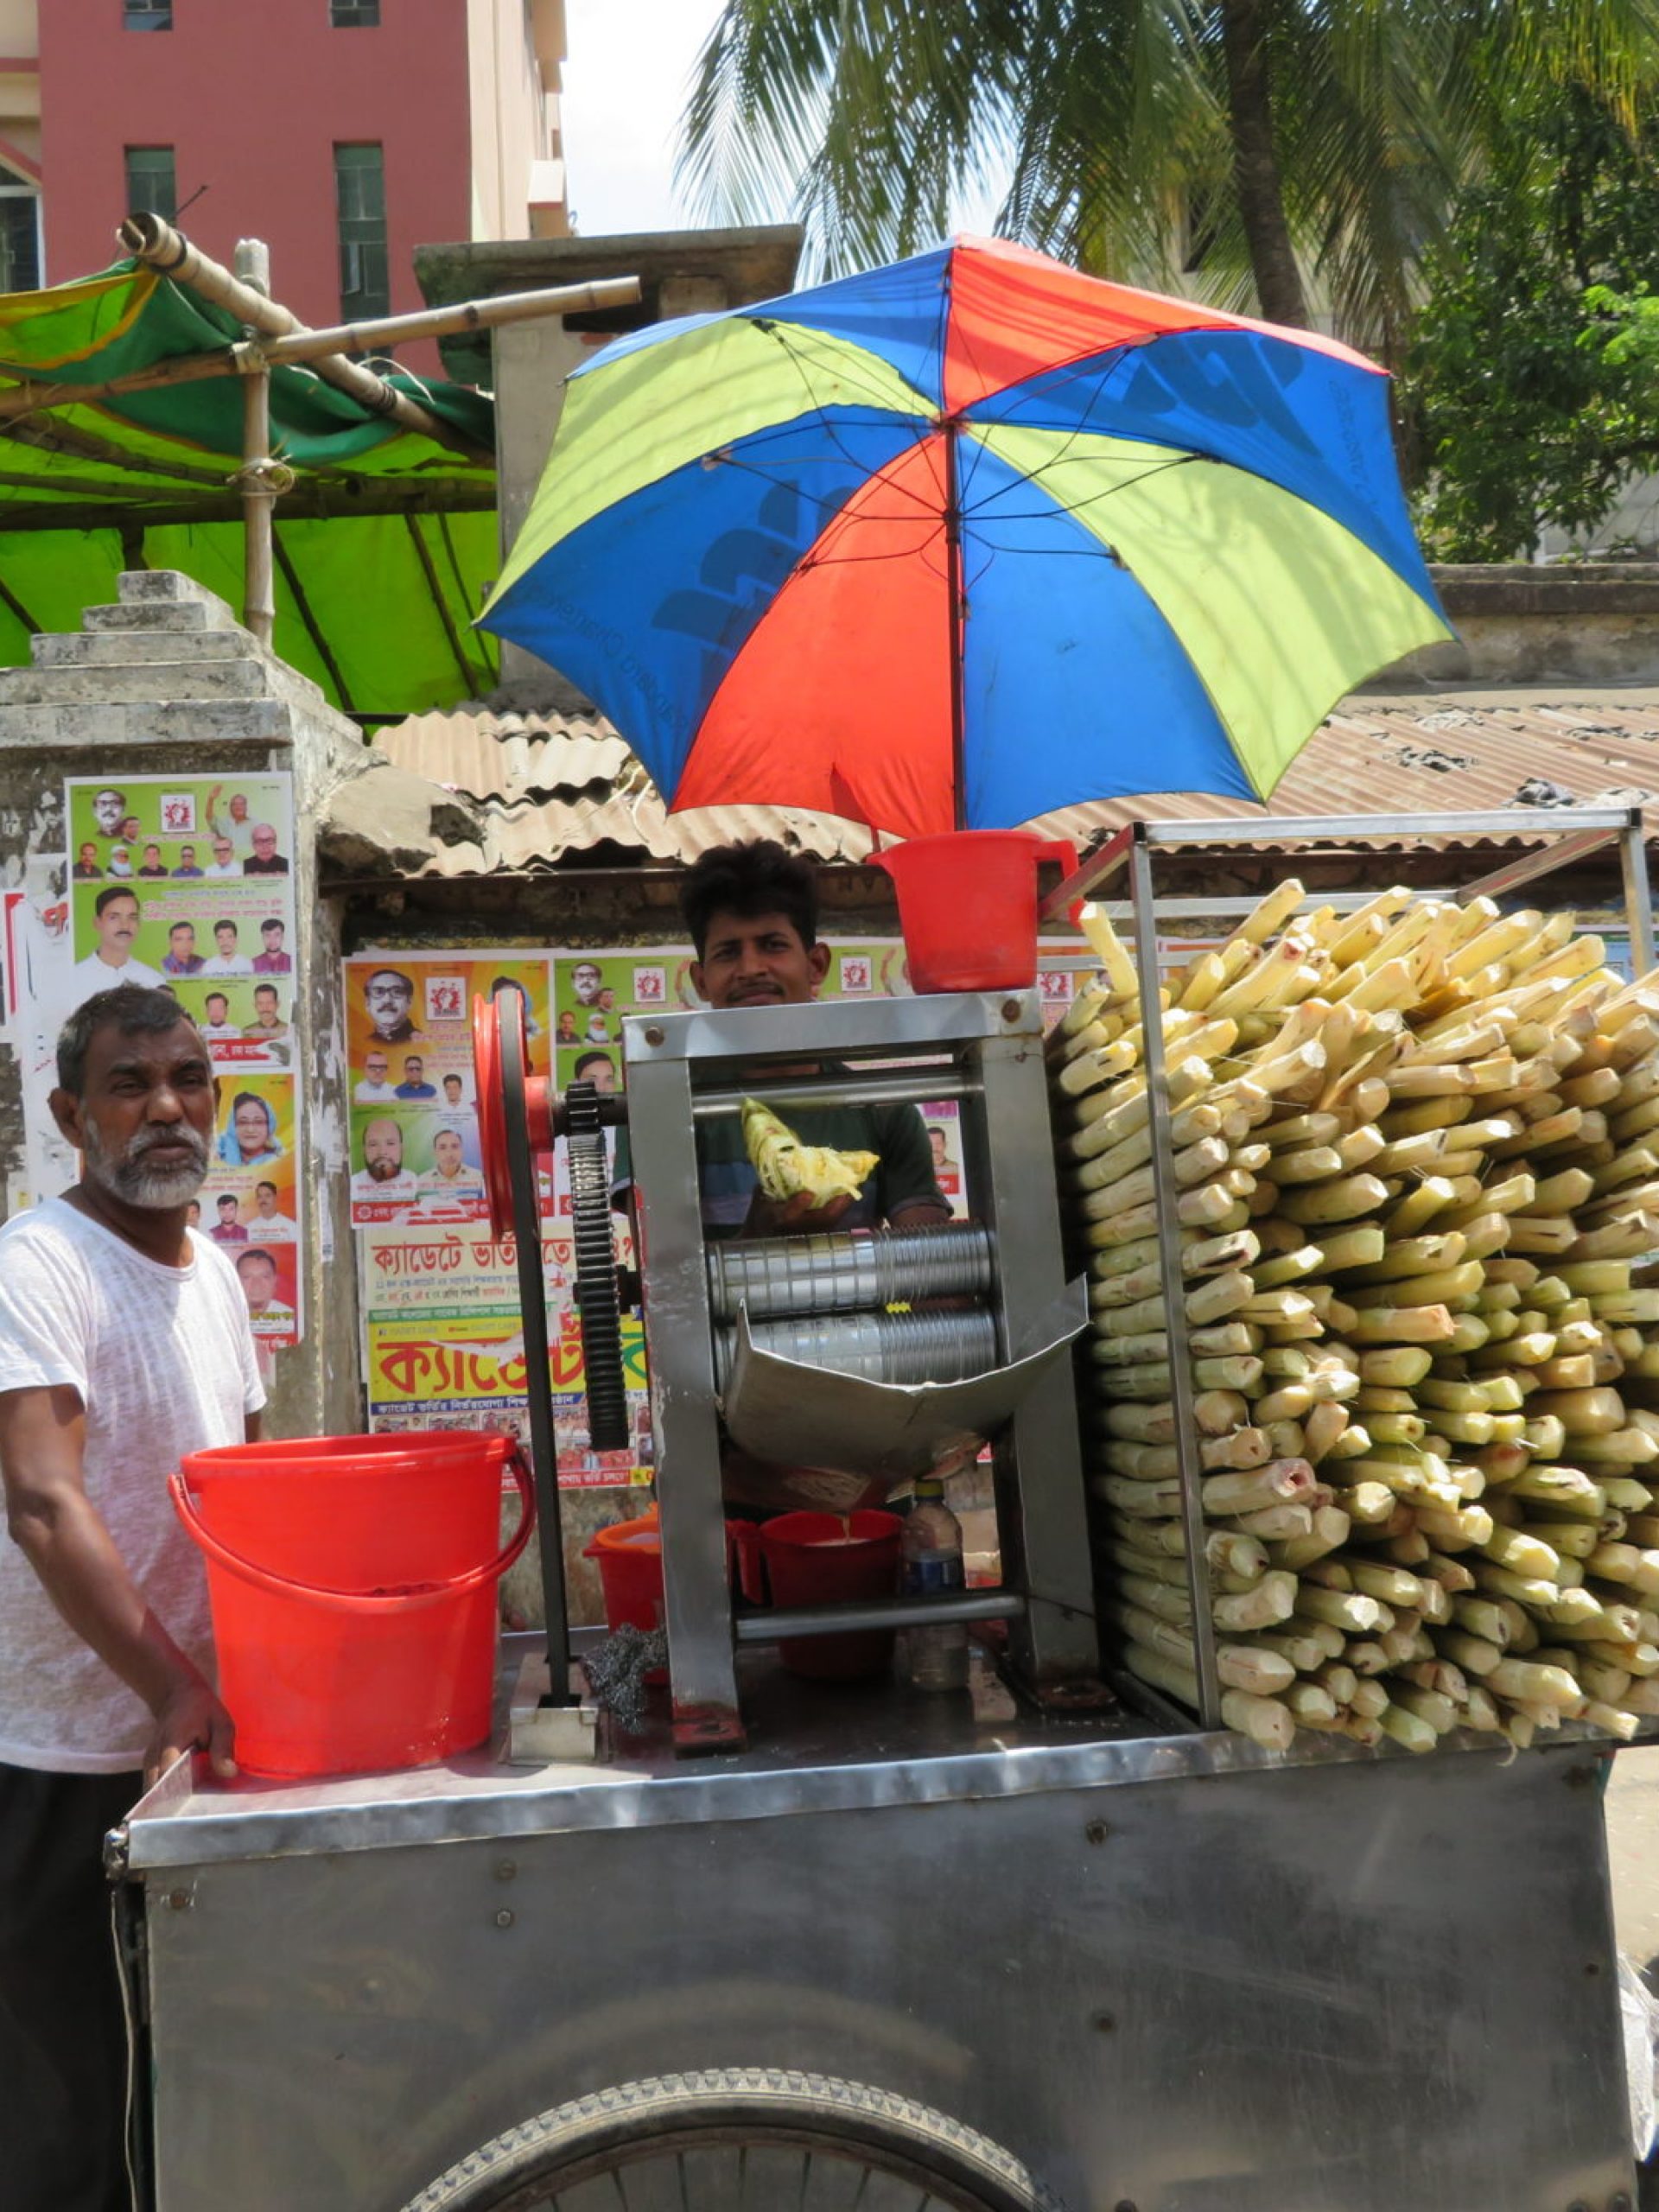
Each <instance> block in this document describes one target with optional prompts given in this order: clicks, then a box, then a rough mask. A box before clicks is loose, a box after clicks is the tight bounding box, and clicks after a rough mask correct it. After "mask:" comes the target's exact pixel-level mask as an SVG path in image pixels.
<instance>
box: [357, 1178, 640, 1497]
mask: <svg viewBox="0 0 1659 2212" xmlns="http://www.w3.org/2000/svg"><path fill="white" fill-rule="evenodd" d="M617 1232H618V1233H617V1248H618V1256H619V1258H620V1259H621V1260H623V1261H624V1262H626V1258H627V1255H628V1247H629V1240H628V1236H627V1233H626V1224H624V1223H623V1222H622V1220H621V1219H620V1217H619V1218H618V1222H617ZM358 1247H359V1253H360V1255H361V1261H362V1280H361V1292H362V1306H363V1371H364V1375H365V1378H366V1381H367V1385H368V1402H369V1426H370V1427H371V1428H372V1429H376V1430H386V1429H399V1428H480V1429H497V1428H507V1429H512V1431H513V1433H515V1434H516V1435H517V1436H518V1437H519V1438H520V1440H524V1439H525V1438H526V1437H527V1435H528V1433H529V1415H528V1413H527V1411H526V1400H525V1395H524V1375H525V1367H524V1332H523V1328H522V1325H521V1323H520V1319H519V1309H518V1271H517V1262H516V1256H515V1254H514V1250H513V1245H512V1239H511V1238H509V1239H507V1240H506V1241H505V1243H499V1244H498V1243H493V1242H492V1241H491V1239H490V1233H489V1230H488V1227H487V1225H486V1224H478V1225H476V1226H474V1227H473V1228H470V1229H460V1228H444V1227H442V1226H439V1225H437V1224H434V1225H433V1227H431V1228H430V1229H429V1230H424V1231H417V1230H416V1229H414V1228H413V1227H412V1226H410V1224H406V1223H398V1224H391V1225H390V1226H388V1227H386V1228H385V1229H367V1230H362V1231H360V1232H359V1236H358ZM542 1256H543V1268H544V1275H543V1280H544V1281H545V1283H546V1286H547V1301H548V1337H549V1359H548V1366H549V1373H550V1379H551V1382H552V1386H553V1424H554V1431H555V1435H556V1440H557V1446H558V1460H559V1484H560V1487H561V1488H562V1489H566V1490H584V1489H595V1488H604V1487H610V1486H613V1485H627V1484H645V1483H649V1482H650V1481H651V1479H652V1450H651V1412H650V1407H649V1403H648V1401H647V1398H646V1390H645V1338H644V1332H643V1331H642V1330H641V1328H640V1326H639V1321H638V1319H634V1318H631V1317H629V1316H626V1315H625V1316H624V1317H623V1322H622V1360H623V1371H624V1375H625V1377H626V1385H627V1394H628V1414H629V1426H630V1429H631V1432H632V1443H631V1445H630V1447H629V1449H628V1450H626V1451H625V1452H592V1451H590V1450H589V1449H588V1409H587V1401H586V1400H585V1398H584V1397H583V1395H582V1371H583V1370H582V1335H581V1331H580V1329H579V1327H578V1325H577V1321H576V1315H575V1306H574V1305H573V1303H572V1300H571V1290H572V1287H573V1284H574V1281H575V1251H574V1248H573V1246H572V1243H571V1240H570V1238H569V1235H568V1234H566V1235H562V1236H561V1235H554V1236H549V1237H548V1238H546V1239H545V1240H544V1242H543V1246H542Z"/></svg>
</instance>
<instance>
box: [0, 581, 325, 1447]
mask: <svg viewBox="0 0 1659 2212" xmlns="http://www.w3.org/2000/svg"><path fill="white" fill-rule="evenodd" d="M119 589H120V594H121V597H120V601H119V603H118V605H117V606H115V607H90V608H88V609H87V611H86V618H85V620H86V626H85V627H84V628H83V629H82V630H80V631H78V632H69V633H66V634H63V635H60V636H51V637H43V638H37V639H35V662H34V664H33V665H32V666H31V667H29V668H27V669H16V670H10V671H4V672H3V673H0V887H5V888H7V889H28V890H29V891H31V892H35V893H51V894H52V895H54V896H58V897H61V896H62V895H63V894H64V891H65V883H64V871H65V867H66V861H65V856H64V851H63V846H64V824H63V786H64V781H65V779H66V778H68V777H72V776H105V775H107V776H110V777H111V778H118V777H120V776H122V775H161V774H170V773H176V774H178V775H180V776H181V777H200V776H205V775H212V774H220V773H230V774H235V773H236V772H238V771H240V772H243V773H245V774H250V775H251V774H254V773H257V772H259V771H261V770H277V771H281V772H288V773H290V774H291V775H292V776H293V779H294V804H295V817H296V854H295V861H294V865H295V879H296V880H295V904H296V918H297V924H298V929H297V942H296V946H295V954H296V986H297V988H296V1001H295V1012H294V1030H295V1064H296V1068H297V1069H298V1071H299V1074H300V1096H301V1113H302V1119H303V1127H304V1140H303V1141H304V1144H305V1147H306V1152H305V1157H306V1160H307V1162H308V1173H307V1174H306V1175H305V1177H304V1179H303V1180H302V1185H301V1187H300V1189H299V1191H298V1192H296V1202H297V1204H298V1206H299V1209H300V1221H301V1234H302V1266H303V1270H304V1274H303V1281H304V1286H305V1305H306V1335H305V1338H304V1340H303V1341H302V1344H300V1345H299V1346H298V1347H297V1348H296V1349H295V1350H293V1351H280V1352H278V1353H277V1355H276V1374H275V1380H274V1386H273V1389H272V1392H271V1412H270V1426H271V1428H272V1430H273V1432H274V1433H281V1434H288V1435H303V1434H318V1433H328V1432H329V1431H331V1430H335V1431H338V1430H341V1429H352V1428H355V1427H358V1426H359V1392H358V1383H357V1306H356V1278H355V1271H354V1269H353V1268H352V1266H351V1265H350V1256H351V1234H350V1229H349V1226H348V1222H347V1212H346V1175H345V1173H344V1165H345V1127H346V1121H345V1109H344V1096H345V1083H344V1056H343V1053H342V1052H341V1049H340V1046H341V1039H340V1036H339V1033H338V1032H339V1023H340V993H339V988H338V978H337V963H338V960H339V955H340V931H339V917H338V912H337V910H336V909H335V908H334V907H333V906H330V905H329V903H328V902H327V901H326V900H325V899H322V898H321V896H320V895H319V891H318V880H317V855H316V849H315V835H314V834H313V830H314V826H315V823H317V822H318V821H319V820H320V819H321V817H322V814H323V812H324V811H325V810H326V808H327V803H328V800H329V798H330V796H331V794H332V793H333V792H334V791H335V790H336V789H337V788H338V787H339V786H340V785H341V784H342V783H344V782H347V781H349V780H351V779H353V778H355V777H357V776H359V775H360V774H362V773H363V772H364V768H365V754H364V748H363V745H362V741H361V739H360V737H359V734H358V731H357V728H356V726H355V724H353V723H352V722H349V721H346V719H345V718H344V717H343V716H342V715H337V714H336V713H335V712H334V709H332V708H331V707H329V706H328V705H327V702H326V701H325V700H324V699H323V697H322V695H321V692H320V691H318V690H315V687H314V686H313V685H311V684H309V683H307V682H306V681H305V680H304V678H303V677H299V676H296V674H295V673H294V671H292V670H291V669H289V668H288V667H287V666H286V665H285V664H283V663H282V662H280V661H277V660H276V659H274V658H272V657H271V656H270V654H268V653H266V652H264V651H262V649H261V648H260V647H259V646H257V645H256V644H255V643H254V641H253V639H252V638H251V636H249V634H248V632H246V631H245V630H244V629H242V628H241V627H240V626H239V625H238V623H237V621H236V620H235V618H234V616H233V615H232V613H231V610H230V608H229V607H226V605H225V603H224V601H222V600H219V599H216V598H214V597H213V594H211V593H210V592H207V591H205V590H203V589H202V588H201V587H200V585H197V584H195V583H194V582H191V581H190V580H189V579H188V577H185V576H181V575H174V574H172V573H170V572H162V571H155V572H149V571H146V572H142V573H139V574H137V575H124V576H123V577H122V578H121V579H120V584H119ZM22 1155H23V1126H22V1102H21V1097H20V1092H19V1085H18V1074H17V1065H16V1058H15V1056H14V1054H13V1053H12V1052H10V1051H9V1050H7V1049H5V1048H4V1047H3V1046H0V1214H3V1213H5V1212H7V1211H10V1208H11V1205H13V1204H14V1203H15V1200H16V1192H17V1190H18V1187H19V1181H20V1175H21V1170H22Z"/></svg>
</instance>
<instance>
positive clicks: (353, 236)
mask: <svg viewBox="0 0 1659 2212" xmlns="http://www.w3.org/2000/svg"><path fill="white" fill-rule="evenodd" d="M564 41H565V34H564V11H563V0H261V4H260V5H258V6H257V7H254V6H249V5H246V4H244V0H73V4H71V5H65V4H64V0H0V289H24V288H25V286H26V285H27V284H28V283H30V282H31V281H32V282H33V283H62V282H64V281H65V280H66V279H67V278H69V277H77V276H82V275H86V274H87V273H89V272H91V271H92V270H97V269H101V268H103V267H105V266H106V265H107V264H109V263H110V262H111V261H112V260H114V259H115V258H116V257H118V254H119V251H120V248H119V247H118V245H117V243H116V239H115V235H114V233H115V229H116V226H117V224H118V222H119V221H120V219H121V217H122V216H123V215H124V213H126V212H127V211H128V209H129V208H130V207H139V206H147V207H153V208H154V209H155V210H156V213H160V214H163V215H168V216H169V217H173V216H176V218H177V219H178V221H179V223H180V226H181V228H183V229H185V230H186V231H187V232H188V234H189V236H190V237H191V238H193V239H194V241H195V242H196V243H197V244H198V245H200V246H201V248H202V249H203V251H206V252H207V253H209V254H211V255H212V256H213V257H214V258H215V259H217V260H220V261H223V262H225V263H226V264H228V263H229V261H230V258H231V255H232V249H233V247H234V245H235V243H236V241H237V239H238V238H247V237H254V238H264V240H265V241H266V243H267V244H268V245H269V246H270V263H271V289H272V291H273V292H274V293H275V295H276V296H277V298H278V299H280V300H281V301H282V302H283V304H284V305H285V306H287V307H289V308H292V309H293V311H294V312H295V313H296V315H299V316H300V317H301V318H302V320H303V321H307V322H309V323H313V324H319V325H321V324H327V323H333V322H336V321H341V320H345V319H347V318H353V317H359V318H360V317H363V316H366V315H374V314H387V313H390V314H394V315H397V314H402V313H405V312H412V311H413V310H414V309H416V308H419V307H420V306H421V305H422V300H421V296H420V292H419V289H418V288H417V286H416V282H415V277H414V270H413V265H412V257H413V253H414V249H415V247H416V245H423V244H425V243H427V242H429V241H431V240H449V239H464V238H480V239H484V238H531V237H559V236H563V235H564V234H565V232H567V231H568V229H569V223H568V219H567V218H566V214H565V204H564V182H563V162H562V158H561V149H560V141H559V112H558V97H559V68H560V63H561V61H562V60H563V54H564ZM9 91H10V94H11V105H10V109H9V107H8V104H7V103H8V92H9ZM31 192H32V193H33V194H35V197H36V205H35V207H34V208H33V210H32V211H31V212H32V213H34V214H35V216H36V217H37V232H36V235H37V239H38V245H37V255H36V257H37V262H38V266H37V267H36V268H35V270H33V271H31V270H29V265H28V239H27V235H26V226H25V220H24V217H23V213H22V209H21V207H20V205H19V203H20V202H21V201H22V200H23V199H24V198H25V197H26V196H27V195H28V194H30V193H31ZM8 217H10V227H9V228H7V227H6V221H7V218H8ZM7 239H10V242H11V243H10V253H9V254H8V251H7V248H6V245H5V241H6V240H7ZM399 359H400V361H402V362H403V364H404V365H407V366H409V367H410V368H412V369H416V370H417V371H419V372H421V373H423V374H436V373H438V360H437V353H436V348H435V346H432V345H431V344H430V343H426V344H422V345H417V346H409V347H407V348H405V349H403V351H402V352H401V353H400V355H399Z"/></svg>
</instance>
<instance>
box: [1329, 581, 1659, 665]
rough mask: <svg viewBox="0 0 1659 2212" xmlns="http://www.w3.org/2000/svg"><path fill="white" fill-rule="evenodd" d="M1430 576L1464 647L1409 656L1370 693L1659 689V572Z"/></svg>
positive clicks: (1436, 647) (1443, 647)
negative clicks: (1512, 687)
mask: <svg viewBox="0 0 1659 2212" xmlns="http://www.w3.org/2000/svg"><path fill="white" fill-rule="evenodd" d="M1433 576H1434V582H1435V583H1436V585H1437V586H1438V587H1439V589H1440V597H1441V601H1442V603H1443V604H1444V606H1445V607H1446V614H1447V616H1448V618H1449V619H1450V620H1451V622H1452V627H1453V628H1454V629H1455V630H1456V631H1457V632H1458V633H1459V634H1458V639H1457V641H1456V642H1455V643H1452V644H1450V645H1429V646H1426V647H1425V648H1424V650H1423V651H1422V652H1416V653H1412V654H1409V655H1408V657H1407V658H1405V659H1404V660H1402V661H1397V662H1395V664H1394V666H1393V667H1392V668H1389V669H1385V670H1384V671H1382V673H1381V674H1379V675H1378V676H1376V677H1374V678H1373V680H1372V687H1371V688H1374V689H1380V690H1404V689H1407V688H1417V687H1421V689H1422V690H1428V691H1433V690H1438V689H1439V688H1440V686H1442V685H1445V684H1452V683H1493V684H1503V683H1555V682H1558V681H1565V682H1568V683H1659V563H1655V562H1651V561H1624V562H1611V561H1610V562H1605V563H1603V562H1596V563H1584V564H1581V565H1570V564H1569V565H1565V566H1559V567H1554V568H1525V567H1520V566H1512V565H1507V564H1506V565H1503V566H1494V567H1490V568H1482V567H1475V566H1470V567H1466V568H1455V569H1452V568H1440V569H1435V570H1434V571H1433Z"/></svg>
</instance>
